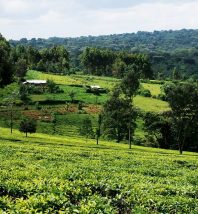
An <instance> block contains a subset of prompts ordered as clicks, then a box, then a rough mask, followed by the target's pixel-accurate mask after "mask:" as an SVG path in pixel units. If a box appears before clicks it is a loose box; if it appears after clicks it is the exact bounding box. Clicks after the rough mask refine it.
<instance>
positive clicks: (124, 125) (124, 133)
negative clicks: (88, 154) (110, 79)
mask: <svg viewBox="0 0 198 214" xmlns="http://www.w3.org/2000/svg"><path fill="white" fill-rule="evenodd" d="M102 117H103V129H104V134H105V135H107V136H109V137H110V138H115V139H116V140H117V142H120V141H121V140H123V139H126V138H127V137H128V133H129V132H128V130H129V124H130V129H131V136H132V135H133V132H134V128H135V124H134V121H135V119H136V113H135V111H134V108H133V107H132V105H131V102H130V100H129V99H124V98H122V97H121V89H120V88H115V89H114V91H113V93H112V96H111V97H110V98H109V100H107V102H106V103H105V104H104V110H103V116H102Z"/></svg>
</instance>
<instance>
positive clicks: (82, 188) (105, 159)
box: [0, 128, 198, 214]
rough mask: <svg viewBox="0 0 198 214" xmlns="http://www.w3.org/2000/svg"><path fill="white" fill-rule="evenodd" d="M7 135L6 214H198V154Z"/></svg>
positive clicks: (0, 139) (0, 164) (1, 200)
mask: <svg viewBox="0 0 198 214" xmlns="http://www.w3.org/2000/svg"><path fill="white" fill-rule="evenodd" d="M0 133H1V135H0V169H1V174H0V182H1V184H0V194H1V195H0V210H1V211H0V213H20V214H21V213H22V214H23V213H24V214H26V213H138V214H143V213H145V214H148V213H180V214H183V213H188V214H190V213H193V214H196V213H198V206H197V204H198V155H197V154H195V153H189V152H185V153H184V155H182V156H181V155H178V151H170V150H161V149H151V148H144V147H138V146H133V147H132V150H129V149H128V146H127V145H124V144H116V143H110V142H105V141H102V142H100V144H99V146H96V145H95V141H93V140H89V141H88V142H87V143H85V139H83V138H70V137H65V138H64V137H62V138H60V137H56V136H50V135H44V134H33V135H31V136H30V137H28V138H25V137H24V134H21V133H19V132H18V131H15V130H14V133H13V134H12V135H10V132H9V130H8V129H4V128H0Z"/></svg>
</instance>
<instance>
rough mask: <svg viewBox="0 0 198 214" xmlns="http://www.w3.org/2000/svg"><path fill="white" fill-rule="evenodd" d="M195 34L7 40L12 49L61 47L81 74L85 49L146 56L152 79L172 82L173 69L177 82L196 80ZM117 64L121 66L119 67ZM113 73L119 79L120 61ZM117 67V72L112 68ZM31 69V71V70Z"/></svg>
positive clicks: (120, 74) (149, 33) (188, 31)
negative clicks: (23, 46)
mask: <svg viewBox="0 0 198 214" xmlns="http://www.w3.org/2000/svg"><path fill="white" fill-rule="evenodd" d="M197 38H198V30H186V29H183V30H177V31H173V30H169V31H154V32H144V31H143V32H142V31H140V32H137V33H125V34H119V35H115V34H113V35H109V36H98V37H95V36H88V37H84V36H82V37H78V38H57V37H54V38H49V39H41V38H38V39H35V38H33V39H30V40H27V39H21V40H19V41H14V40H11V41H10V43H11V45H13V46H16V45H18V44H21V45H25V46H32V47H36V48H38V49H42V48H47V47H53V46H54V44H56V45H61V46H64V47H65V48H66V49H67V50H68V52H69V53H70V57H71V66H72V67H74V68H75V69H76V70H82V66H81V63H80V59H79V56H80V55H81V54H82V51H83V50H85V49H86V47H89V48H95V47H97V48H98V49H104V48H105V49H108V50H112V51H114V52H121V51H125V52H128V53H132V54H134V53H141V54H146V55H148V56H149V58H150V63H151V67H152V71H153V73H154V76H155V78H157V79H165V78H166V77H170V78H172V73H173V70H174V68H176V69H177V71H178V72H179V73H180V74H181V75H180V76H181V78H188V77H193V78H195V79H197V68H198V60H197V54H198V48H197ZM120 62H121V63H120ZM113 64H114V66H113V68H114V69H113V71H115V72H116V74H115V75H116V76H117V75H118V76H120V77H121V76H122V67H123V65H122V64H123V63H122V60H121V61H120V60H119V62H116V61H114V63H113ZM116 67H117V68H116ZM34 69H35V68H34Z"/></svg>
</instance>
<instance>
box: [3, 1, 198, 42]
mask: <svg viewBox="0 0 198 214" xmlns="http://www.w3.org/2000/svg"><path fill="white" fill-rule="evenodd" d="M183 28H186V29H198V0H0V33H1V34H3V36H5V37H6V38H7V39H20V38H24V37H27V38H33V37H35V38H38V37H40V38H48V37H52V36H59V37H76V36H86V35H106V34H115V33H131V32H137V31H153V30H169V29H174V30H175V29H183Z"/></svg>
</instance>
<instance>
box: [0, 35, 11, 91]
mask: <svg viewBox="0 0 198 214" xmlns="http://www.w3.org/2000/svg"><path fill="white" fill-rule="evenodd" d="M10 51H11V47H10V45H9V43H8V42H7V41H6V39H5V38H4V37H3V36H2V35H1V34H0V87H3V86H5V85H7V84H9V83H11V82H12V80H13V71H14V70H13V65H12V63H11V60H10Z"/></svg>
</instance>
